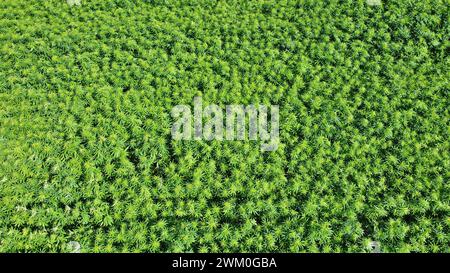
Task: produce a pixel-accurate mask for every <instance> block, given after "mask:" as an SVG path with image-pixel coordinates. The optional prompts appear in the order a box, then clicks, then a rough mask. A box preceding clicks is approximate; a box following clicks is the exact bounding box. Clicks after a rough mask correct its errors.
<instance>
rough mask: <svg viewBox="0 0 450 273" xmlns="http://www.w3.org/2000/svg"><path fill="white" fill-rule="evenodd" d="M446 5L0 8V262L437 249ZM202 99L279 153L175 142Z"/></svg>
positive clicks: (17, 3)
mask: <svg viewBox="0 0 450 273" xmlns="http://www.w3.org/2000/svg"><path fill="white" fill-rule="evenodd" d="M449 6H450V5H449V1H448V0H421V1H416V0H414V1H413V0H399V1H383V4H382V5H381V6H368V5H367V4H366V3H365V1H363V0H359V1H350V0H342V1H338V0H329V1H319V0H298V1H288V0H281V1H277V0H270V1H269V0H264V1H241V0H233V1H224V0H210V1H206V0H196V1H184V0H178V1H170V0H147V1H144V0H142V1H137V0H136V1H131V0H128V1H127V0H115V1H113V0H106V1H105V0H92V1H88V0H83V1H82V5H81V6H72V7H69V5H67V3H66V1H64V0H61V1H59V0H53V1H37V0H34V1H28V0H2V1H0V251H2V252H11V251H27V252H38V251H46V252H47V251H49V252H53V251H64V252H65V251H71V250H70V249H68V247H67V245H68V243H69V242H70V241H75V242H79V243H80V245H81V251H83V252H108V251H119V252H122V251H123V252H128V251H131V252H134V251H136V252H166V251H169V252H181V251H194V252H222V251H224V252H230V251H233V252H237V251H244V252H257V251H263V252H302V251H313V252H330V251H332V252H361V251H367V244H368V242H369V241H378V242H380V245H381V249H382V251H384V252H409V251H417V252H450V247H449V245H450V237H449V236H450V232H449V231H450V184H449V179H450V171H449V170H450V156H449V151H450V145H449V144H450V141H449V140H450V122H449V120H450V113H449V109H450V93H449V92H450V84H449V80H450V69H449V67H450V58H449V52H450V42H449V37H450V26H449V14H450V10H449ZM199 95H201V96H202V97H203V101H204V103H205V104H207V103H215V104H218V105H221V106H224V105H227V104H244V105H247V104H257V103H261V104H266V105H271V104H278V105H279V106H280V120H281V121H280V138H281V145H280V146H279V148H278V150H276V151H275V152H265V153H263V152H261V151H260V145H259V143H258V142H257V141H175V140H172V138H171V135H170V128H171V124H172V120H171V119H172V118H171V116H170V110H171V109H172V107H173V106H175V105H177V104H188V105H191V104H192V100H193V98H194V97H195V96H199Z"/></svg>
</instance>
